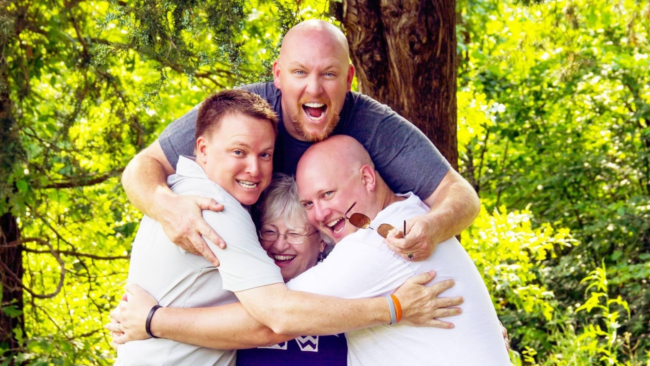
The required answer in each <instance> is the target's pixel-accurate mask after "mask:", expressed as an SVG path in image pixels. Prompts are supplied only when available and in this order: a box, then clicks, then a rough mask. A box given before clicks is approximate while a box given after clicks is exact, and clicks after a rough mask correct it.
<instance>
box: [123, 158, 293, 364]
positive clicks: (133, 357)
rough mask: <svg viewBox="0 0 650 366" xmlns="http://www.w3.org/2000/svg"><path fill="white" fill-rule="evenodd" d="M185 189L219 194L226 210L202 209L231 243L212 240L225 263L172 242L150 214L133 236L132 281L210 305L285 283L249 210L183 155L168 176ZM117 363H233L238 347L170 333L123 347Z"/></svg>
mask: <svg viewBox="0 0 650 366" xmlns="http://www.w3.org/2000/svg"><path fill="white" fill-rule="evenodd" d="M167 184H168V185H169V186H170V188H171V190H172V191H173V192H175V193H177V194H181V195H197V196H204V197H210V198H214V199H215V200H216V201H217V202H219V203H221V204H223V205H224V210H223V211H221V212H212V211H203V218H204V219H205V220H206V221H207V223H208V224H209V225H210V226H211V227H212V228H213V229H214V230H215V231H216V232H218V233H219V235H220V236H221V238H222V239H223V240H224V241H225V242H226V243H227V245H228V246H227V248H226V249H224V250H222V249H219V247H217V246H216V245H214V244H213V243H212V242H210V241H208V240H207V239H206V241H207V242H208V245H209V246H210V249H212V251H213V252H214V253H215V254H216V255H217V257H218V258H219V261H220V262H221V265H220V266H219V268H216V267H214V266H213V265H212V263H210V262H209V261H208V260H207V259H205V258H204V257H202V256H199V255H194V254H190V253H188V252H186V251H184V250H183V249H181V248H180V247H178V246H177V245H175V244H174V243H172V242H171V241H170V240H169V239H168V238H167V235H165V233H164V232H163V230H162V227H161V226H160V224H159V223H158V222H156V221H154V220H152V219H151V218H149V217H147V216H145V217H144V218H143V219H142V222H141V223H140V228H139V229H138V233H137V235H136V238H135V241H134V242H133V251H132V253H131V265H130V268H129V278H128V282H129V283H135V284H138V285H140V286H141V287H142V288H144V289H145V290H147V291H148V292H149V293H150V294H151V295H152V296H154V297H155V298H156V300H158V302H159V303H160V305H162V306H166V307H167V306H170V307H175V308H194V307H211V306H219V305H225V304H230V303H234V302H237V301H238V300H237V297H236V296H235V294H234V293H233V292H237V291H244V290H248V289H251V288H255V287H259V286H265V285H269V284H274V283H283V280H282V274H281V273H280V269H279V268H278V267H277V266H276V265H275V263H273V260H272V259H271V258H270V257H269V256H268V255H267V254H266V251H264V249H262V246H261V245H260V243H259V240H258V239H257V233H256V230H255V225H254V224H253V220H252V219H251V217H250V214H249V213H248V211H247V210H246V209H245V208H244V207H243V206H242V205H241V203H239V202H238V201H237V200H236V199H235V198H234V197H232V196H231V195H230V194H228V192H226V191H225V190H224V189H223V188H221V187H220V186H219V185H218V184H216V183H215V182H213V181H211V180H209V179H208V177H207V176H206V175H205V172H204V171H203V169H202V168H201V167H200V166H199V165H198V164H197V163H196V162H194V161H192V160H190V159H187V158H185V157H181V158H180V160H179V162H178V165H177V167H176V174H175V175H172V176H170V177H169V178H168V180H167ZM117 353H118V358H117V363H116V364H117V365H231V364H234V360H235V352H234V351H223V350H215V349H209V348H202V347H198V346H193V345H189V344H185V343H180V342H176V341H172V340H168V339H153V338H151V339H147V340H144V341H135V342H129V343H126V344H124V345H122V346H120V347H119V348H118V352H117Z"/></svg>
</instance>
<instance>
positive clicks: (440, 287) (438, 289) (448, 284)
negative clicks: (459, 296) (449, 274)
mask: <svg viewBox="0 0 650 366" xmlns="http://www.w3.org/2000/svg"><path fill="white" fill-rule="evenodd" d="M455 284H456V283H455V282H454V280H451V279H450V280H444V281H440V282H438V283H436V284H435V285H433V286H431V287H429V289H430V290H431V291H432V292H433V293H432V295H434V296H436V297H437V296H438V295H440V293H442V292H444V291H445V290H449V289H450V288H452V287H454V285H455Z"/></svg>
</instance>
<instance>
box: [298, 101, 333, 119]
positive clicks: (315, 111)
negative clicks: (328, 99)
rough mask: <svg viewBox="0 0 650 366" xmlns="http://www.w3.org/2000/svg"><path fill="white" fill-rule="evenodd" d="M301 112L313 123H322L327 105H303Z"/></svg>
mask: <svg viewBox="0 0 650 366" xmlns="http://www.w3.org/2000/svg"><path fill="white" fill-rule="evenodd" d="M302 110H303V111H305V114H306V115H307V117H308V118H309V119H310V120H312V121H314V122H320V121H322V120H323V119H324V118H325V115H327V105H326V104H323V103H304V104H303V105H302Z"/></svg>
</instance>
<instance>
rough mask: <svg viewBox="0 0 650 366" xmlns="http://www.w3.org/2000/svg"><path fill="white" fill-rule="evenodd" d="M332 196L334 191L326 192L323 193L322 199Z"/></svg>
mask: <svg viewBox="0 0 650 366" xmlns="http://www.w3.org/2000/svg"><path fill="white" fill-rule="evenodd" d="M333 195H334V191H327V192H325V193H323V197H324V198H331V197H332V196H333Z"/></svg>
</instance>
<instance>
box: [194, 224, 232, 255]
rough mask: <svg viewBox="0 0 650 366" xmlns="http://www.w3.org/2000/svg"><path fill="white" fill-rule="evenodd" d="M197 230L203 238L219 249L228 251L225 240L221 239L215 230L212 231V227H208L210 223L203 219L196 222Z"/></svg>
mask: <svg viewBox="0 0 650 366" xmlns="http://www.w3.org/2000/svg"><path fill="white" fill-rule="evenodd" d="M196 228H197V230H198V232H199V234H201V235H203V237H205V238H206V239H208V240H210V241H211V242H213V243H214V244H215V245H216V246H218V247H219V248H221V249H226V242H224V241H223V239H221V237H220V236H219V235H217V233H216V232H215V231H214V230H212V227H211V226H210V225H208V223H207V222H205V220H203V219H200V220H198V221H197V222H196ZM215 258H216V257H215Z"/></svg>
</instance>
